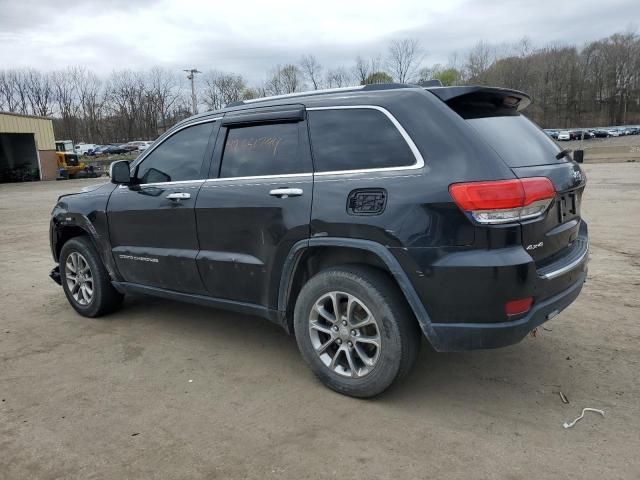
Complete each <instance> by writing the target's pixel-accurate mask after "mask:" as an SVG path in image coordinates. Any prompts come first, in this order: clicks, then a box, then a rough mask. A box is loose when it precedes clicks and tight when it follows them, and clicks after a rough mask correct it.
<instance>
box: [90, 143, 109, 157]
mask: <svg viewBox="0 0 640 480" xmlns="http://www.w3.org/2000/svg"><path fill="white" fill-rule="evenodd" d="M107 146H108V145H97V146H96V147H95V148H94V149H93V150H91V151H90V152H89V154H88V155H91V156H96V155H102V151H103V150H104V149H105V148H107Z"/></svg>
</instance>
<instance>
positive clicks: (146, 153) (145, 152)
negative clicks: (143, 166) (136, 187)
mask: <svg viewBox="0 0 640 480" xmlns="http://www.w3.org/2000/svg"><path fill="white" fill-rule="evenodd" d="M216 120H222V117H214V118H207V119H205V120H200V121H199V122H192V123H186V124H184V125H181V126H179V127H176V129H175V130H169V131H167V134H166V136H161V137H160V138H159V139H158V140H160V141H159V142H158V143H155V142H154V144H153V145H151V146H150V147H149V148H147V149H146V150H143V153H141V154H140V155H139V156H138V158H136V159H135V160H134V161H133V162H132V163H131V166H130V167H129V170H130V171H132V170H133V169H135V168H136V167H137V166H138V165H139V164H140V163H141V162H142V161H143V160H144V159H145V158H147V157H148V156H149V154H150V153H151V152H153V151H154V150H155V149H156V148H157V147H159V146H160V145H162V144H163V143H164V142H166V141H167V139H169V138H171V137H173V136H174V135H175V134H176V133H178V132H179V131H181V130H184V129H185V128H189V127H193V126H194V125H200V124H202V123H210V122H215V121H216ZM145 185H150V184H149V183H147V184H145Z"/></svg>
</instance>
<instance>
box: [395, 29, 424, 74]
mask: <svg viewBox="0 0 640 480" xmlns="http://www.w3.org/2000/svg"><path fill="white" fill-rule="evenodd" d="M423 59H424V53H423V51H422V47H421V46H420V42H419V41H418V40H417V39H415V38H405V39H402V40H394V41H392V42H391V45H389V50H388V54H387V67H388V68H389V71H390V72H391V73H392V75H393V77H394V79H395V80H397V81H398V82H400V83H408V82H411V81H412V80H414V79H415V76H416V73H417V72H418V70H419V69H420V65H421V63H422V60H423Z"/></svg>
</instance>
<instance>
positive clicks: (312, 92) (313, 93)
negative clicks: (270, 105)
mask: <svg viewBox="0 0 640 480" xmlns="http://www.w3.org/2000/svg"><path fill="white" fill-rule="evenodd" d="M415 87H416V85H407V84H404V83H376V84H369V85H355V86H352V87H338V88H326V89H323V90H308V91H305V92H294V93H286V94H284V95H273V96H269V97H261V98H252V99H251V100H240V101H237V102H232V103H229V104H228V105H227V107H237V106H239V105H247V104H251V103H258V102H268V101H270V100H279V99H281V98H296V97H312V96H316V95H327V94H330V93H340V92H357V91H365V92H370V91H376V90H395V89H398V88H415Z"/></svg>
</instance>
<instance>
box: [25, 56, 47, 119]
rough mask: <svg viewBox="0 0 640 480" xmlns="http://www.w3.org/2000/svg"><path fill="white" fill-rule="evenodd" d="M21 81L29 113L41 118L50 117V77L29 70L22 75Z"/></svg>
mask: <svg viewBox="0 0 640 480" xmlns="http://www.w3.org/2000/svg"><path fill="white" fill-rule="evenodd" d="M23 81H24V83H25V87H26V96H27V99H28V100H29V105H30V106H31V113H32V114H34V115H40V116H43V117H48V116H49V115H51V114H52V113H53V111H52V104H51V102H52V100H53V87H52V84H51V77H50V75H48V74H46V73H41V72H39V71H38V70H35V69H33V68H31V69H29V70H27V71H26V72H25V73H24V77H23Z"/></svg>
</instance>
